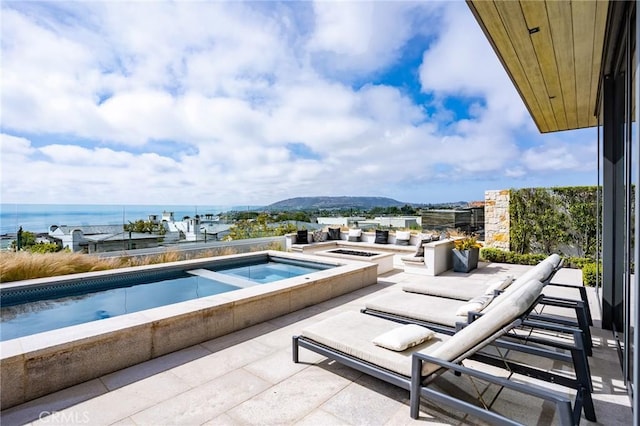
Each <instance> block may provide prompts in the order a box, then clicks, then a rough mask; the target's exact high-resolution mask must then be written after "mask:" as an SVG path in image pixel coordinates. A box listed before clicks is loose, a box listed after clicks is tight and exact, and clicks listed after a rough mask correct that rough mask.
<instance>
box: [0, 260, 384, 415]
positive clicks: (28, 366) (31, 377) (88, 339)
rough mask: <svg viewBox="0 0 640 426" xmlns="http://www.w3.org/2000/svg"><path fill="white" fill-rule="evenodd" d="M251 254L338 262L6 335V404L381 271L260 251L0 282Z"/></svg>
mask: <svg viewBox="0 0 640 426" xmlns="http://www.w3.org/2000/svg"><path fill="white" fill-rule="evenodd" d="M248 259H251V260H255V261H262V260H264V259H287V260H296V261H298V260H299V261H303V262H317V263H323V264H329V265H332V266H335V267H333V268H329V269H325V270H320V271H317V272H313V273H310V274H306V275H300V276H297V277H292V278H286V279H282V280H278V281H274V282H272V283H268V284H263V285H254V286H250V287H246V288H240V289H238V290H235V291H228V292H225V293H220V294H214V295H212V296H206V297H201V298H198V299H192V300H187V301H185V302H180V303H173V304H171V305H166V306H159V307H157V308H152V309H147V310H144V311H139V312H134V313H131V314H126V315H119V316H116V317H113V318H107V319H104V320H101V321H92V322H88V323H84V324H78V325H74V326H70V327H65V328H61V329H56V330H50V331H45V332H42V333H37V334H32V335H28V336H23V337H19V338H16V339H10V340H5V341H2V342H0V377H2V380H3V382H6V383H11V386H3V387H2V392H0V409H5V408H9V407H12V406H14V405H17V404H20V403H23V402H27V401H30V400H33V399H35V398H38V397H40V396H43V395H47V394H49V393H51V392H54V391H57V390H60V389H63V388H67V387H69V386H73V385H77V384H79V383H82V382H86V381H89V380H92V379H95V378H97V377H101V376H103V375H105V374H109V373H112V372H114V371H117V370H120V369H123V368H126V367H130V366H132V365H135V364H139V363H141V362H144V361H148V360H150V359H153V358H156V357H160V356H162V355H166V354H168V353H170V352H174V351H177V350H180V349H183V348H187V347H190V346H193V345H196V344H198V343H202V342H205V341H208V340H211V339H215V338H217V337H220V336H223V335H225V334H228V333H232V332H234V331H237V330H241V329H244V328H247V327H251V326H253V325H257V324H260V323H263V322H265V321H269V320H271V319H274V318H277V317H279V316H282V315H286V314H289V313H292V312H295V311H297V310H299V309H303V308H306V307H308V306H312V305H315V304H318V303H322V302H324V301H327V300H330V299H334V298H336V297H338V296H341V295H343V294H346V293H349V292H352V291H355V290H358V289H361V288H363V287H366V286H369V285H372V284H375V283H376V282H377V278H378V274H377V267H376V265H375V264H373V263H369V262H359V261H351V260H348V259H332V258H327V257H324V258H323V257H320V256H313V255H309V254H299V253H286V252H279V251H262V252H254V253H243V254H236V255H230V256H219V257H215V258H209V259H196V260H187V261H180V262H173V263H171V264H161V265H150V266H140V267H134V268H126V269H125V270H113V271H102V272H89V273H84V274H76V275H70V276H60V277H54V278H39V279H34V280H27V281H23V282H17V283H5V284H2V285H1V286H0V288H1V289H2V290H3V291H4V290H8V289H14V290H29V289H32V288H37V287H51V286H58V287H63V286H68V285H77V284H78V283H83V282H86V281H94V282H95V281H110V280H114V279H116V280H119V279H122V277H123V276H129V277H140V276H148V275H154V274H157V275H162V274H165V273H167V272H169V271H176V270H179V271H184V270H197V269H200V268H203V267H204V266H211V265H213V266H216V267H217V266H220V267H221V268H222V269H224V268H230V267H234V266H238V265H240V264H241V263H242V262H245V261H246V260H248ZM234 278H236V277H234ZM238 279H239V278H238Z"/></svg>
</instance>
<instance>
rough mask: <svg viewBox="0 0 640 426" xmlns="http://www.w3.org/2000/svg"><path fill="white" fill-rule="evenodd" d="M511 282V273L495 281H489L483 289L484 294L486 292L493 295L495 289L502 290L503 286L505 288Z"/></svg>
mask: <svg viewBox="0 0 640 426" xmlns="http://www.w3.org/2000/svg"><path fill="white" fill-rule="evenodd" d="M512 282H513V277H512V276H511V275H508V276H506V277H504V278H502V279H499V280H496V281H491V282H490V283H489V285H488V286H487V289H486V290H485V292H484V294H488V295H491V296H493V292H494V291H496V290H504V289H505V288H507V287H508V286H509V284H511V283H512Z"/></svg>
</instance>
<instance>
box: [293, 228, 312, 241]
mask: <svg viewBox="0 0 640 426" xmlns="http://www.w3.org/2000/svg"><path fill="white" fill-rule="evenodd" d="M296 244H309V231H307V230H306V229H303V230H300V231H298V233H297V234H296Z"/></svg>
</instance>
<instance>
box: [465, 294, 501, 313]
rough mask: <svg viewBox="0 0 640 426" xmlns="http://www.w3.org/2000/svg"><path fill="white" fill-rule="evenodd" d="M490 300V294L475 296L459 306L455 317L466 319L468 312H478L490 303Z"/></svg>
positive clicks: (491, 297)
mask: <svg viewBox="0 0 640 426" xmlns="http://www.w3.org/2000/svg"><path fill="white" fill-rule="evenodd" d="M492 299H493V296H492V295H490V294H482V295H480V296H476V297H474V298H473V299H471V300H469V301H468V302H467V303H465V304H464V305H462V306H460V307H459V308H458V310H457V311H456V315H457V316H463V317H466V316H467V313H469V312H480V311H482V310H483V309H484V308H485V307H486V306H487V305H488V304H489V303H490V302H491V300H492Z"/></svg>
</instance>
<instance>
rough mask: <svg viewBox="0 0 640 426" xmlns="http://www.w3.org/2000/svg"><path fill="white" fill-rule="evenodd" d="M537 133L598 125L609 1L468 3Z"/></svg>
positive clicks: (479, 0) (487, 0)
mask: <svg viewBox="0 0 640 426" xmlns="http://www.w3.org/2000/svg"><path fill="white" fill-rule="evenodd" d="M467 4H468V5H469V7H470V8H471V11H472V12H473V15H474V16H475V18H476V20H477V21H478V23H479V24H480V27H482V30H483V31H484V33H485V35H486V36H487V38H488V39H489V42H490V43H491V45H492V46H493V49H494V50H495V52H496V54H497V55H498V58H499V59H500V61H501V62H502V65H503V66H504V68H505V69H506V71H507V73H508V74H509V77H510V78H511V80H512V81H513V84H514V85H515V86H516V89H517V90H518V93H520V96H521V97H522V100H523V101H524V103H525V105H526V106H527V109H528V110H529V113H530V114H531V116H532V117H533V120H534V121H535V123H536V125H537V126H538V129H539V130H540V132H542V133H547V132H556V131H561V130H571V129H580V128H585V127H592V126H596V125H597V124H598V121H597V117H596V114H595V111H596V103H597V96H598V87H599V80H600V65H601V61H602V47H603V43H604V37H605V27H606V22H607V10H608V5H609V1H608V0H598V1H595V0H584V1H572V2H570V1H557V0H556V1H553V0H551V1H535V0H521V1H516V0H512V1H504V0H502V1H490V0H467Z"/></svg>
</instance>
